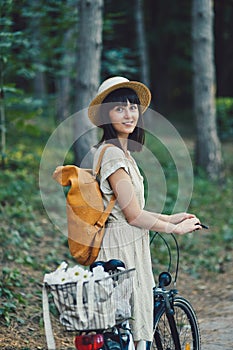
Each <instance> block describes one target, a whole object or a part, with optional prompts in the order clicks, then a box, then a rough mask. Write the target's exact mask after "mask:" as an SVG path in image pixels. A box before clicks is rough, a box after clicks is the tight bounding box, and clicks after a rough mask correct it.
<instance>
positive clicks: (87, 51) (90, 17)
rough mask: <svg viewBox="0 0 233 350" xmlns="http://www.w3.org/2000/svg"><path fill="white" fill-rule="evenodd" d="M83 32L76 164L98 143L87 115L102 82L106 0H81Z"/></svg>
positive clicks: (81, 29) (80, 26)
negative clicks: (104, 3) (100, 81)
mask: <svg viewBox="0 0 233 350" xmlns="http://www.w3.org/2000/svg"><path fill="white" fill-rule="evenodd" d="M78 5H79V35H78V52H77V61H78V64H77V80H76V89H75V90H76V102H75V107H76V111H77V112H79V111H81V110H83V109H84V108H85V110H83V112H82V113H81V114H80V113H79V115H78V116H77V118H75V134H76V140H77V141H76V142H75V145H74V151H75V164H77V165H80V164H81V161H82V160H83V158H84V157H85V156H86V155H87V153H88V152H89V151H90V149H91V147H92V146H93V145H94V144H95V143H97V136H96V132H92V133H90V132H89V131H90V130H91V128H92V127H93V125H92V124H91V122H90V121H89V119H88V116H87V107H88V105H89V103H90V102H91V100H92V99H93V97H94V95H95V94H96V91H97V87H98V85H99V75H100V67H101V65H100V64H101V51H102V23H103V18H102V16H103V14H102V9H103V0H95V1H92V0H79V2H78Z"/></svg>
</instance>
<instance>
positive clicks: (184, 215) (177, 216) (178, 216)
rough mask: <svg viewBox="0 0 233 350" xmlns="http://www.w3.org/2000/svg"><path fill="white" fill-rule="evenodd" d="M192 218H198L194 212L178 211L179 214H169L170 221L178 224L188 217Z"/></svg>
mask: <svg viewBox="0 0 233 350" xmlns="http://www.w3.org/2000/svg"><path fill="white" fill-rule="evenodd" d="M192 218H196V216H195V215H193V214H189V213H177V214H172V215H169V217H168V221H169V222H170V223H171V224H175V225H177V224H179V223H181V222H182V221H184V220H186V219H192ZM197 221H198V219H197Z"/></svg>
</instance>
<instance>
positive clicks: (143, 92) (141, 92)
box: [88, 77, 151, 126]
mask: <svg viewBox="0 0 233 350" xmlns="http://www.w3.org/2000/svg"><path fill="white" fill-rule="evenodd" d="M120 88H130V89H132V90H134V91H135V92H136V94H137V95H138V98H139V100H140V104H141V108H142V113H144V112H145V111H146V109H147V108H148V106H149V104H150V101H151V93H150V90H149V89H148V88H147V87H146V86H145V85H144V84H142V83H140V82H137V81H130V80H128V79H126V78H124V77H113V78H109V79H107V80H105V81H104V82H103V83H102V84H101V85H100V87H99V89H98V92H97V95H96V97H95V98H94V99H93V100H92V101H91V103H90V105H89V108H88V116H89V118H90V120H91V122H92V123H93V124H95V125H97V126H99V125H100V124H101V121H100V116H99V115H98V111H99V107H100V104H101V103H102V102H103V100H104V99H105V97H107V95H109V94H110V92H112V91H114V90H117V89H120Z"/></svg>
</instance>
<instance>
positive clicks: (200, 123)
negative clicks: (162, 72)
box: [192, 0, 222, 180]
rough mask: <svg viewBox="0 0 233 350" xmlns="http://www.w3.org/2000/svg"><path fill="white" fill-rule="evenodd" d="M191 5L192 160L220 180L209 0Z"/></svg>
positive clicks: (210, 4) (195, 0)
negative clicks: (194, 129) (194, 123)
mask: <svg viewBox="0 0 233 350" xmlns="http://www.w3.org/2000/svg"><path fill="white" fill-rule="evenodd" d="M192 5H193V6H192V38H193V51H192V55H193V73H194V76H193V87H194V89H193V94H194V113H195V119H196V129H197V132H196V134H197V138H196V162H197V166H199V167H201V168H203V169H204V170H205V171H206V173H207V174H208V177H209V178H210V179H211V180H220V179H221V177H222V155H221V144H220V141H219V138H218V135H217V129H216V110H215V66H214V53H213V45H214V43H213V40H214V39H213V9H212V1H211V0H193V3H192Z"/></svg>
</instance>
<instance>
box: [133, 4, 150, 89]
mask: <svg viewBox="0 0 233 350" xmlns="http://www.w3.org/2000/svg"><path fill="white" fill-rule="evenodd" d="M142 5H143V1H142V0H136V8H135V18H136V30H137V41H138V53H139V60H140V72H141V78H140V79H141V82H142V83H144V84H145V85H147V86H148V87H150V77H149V59H148V51H147V45H146V36H145V25H144V13H143V6H142Z"/></svg>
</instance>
